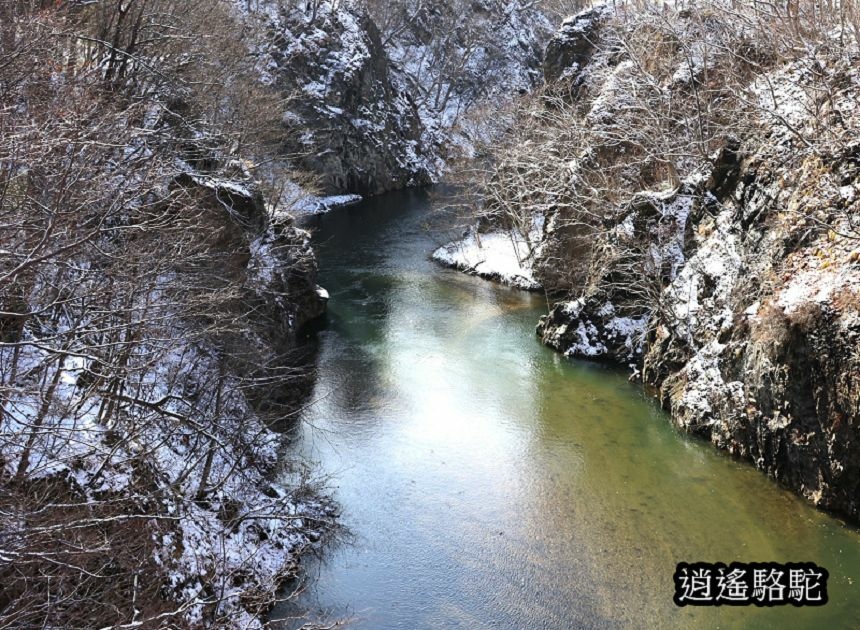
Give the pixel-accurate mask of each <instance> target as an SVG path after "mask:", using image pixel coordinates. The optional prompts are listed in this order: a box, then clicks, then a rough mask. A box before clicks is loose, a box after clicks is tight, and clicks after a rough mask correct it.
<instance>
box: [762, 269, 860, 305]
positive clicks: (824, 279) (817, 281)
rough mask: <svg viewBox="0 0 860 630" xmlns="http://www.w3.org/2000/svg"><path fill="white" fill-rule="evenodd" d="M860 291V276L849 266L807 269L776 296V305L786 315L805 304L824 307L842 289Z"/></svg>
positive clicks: (792, 279) (794, 277) (793, 278)
mask: <svg viewBox="0 0 860 630" xmlns="http://www.w3.org/2000/svg"><path fill="white" fill-rule="evenodd" d="M848 288H850V289H853V290H854V291H860V274H858V273H857V271H856V269H852V268H851V267H850V266H845V267H839V268H837V269H836V270H831V269H809V270H807V271H803V272H800V273H798V274H796V275H795V276H793V277H792V278H791V280H790V281H789V283H788V285H787V286H785V287H784V288H783V289H782V290H781V291H780V292H779V294H778V297H777V299H776V303H777V304H778V305H779V307H780V308H782V309H783V311H784V312H785V314H786V315H792V314H794V313H796V312H797V311H798V310H799V309H800V308H801V307H802V306H803V305H805V304H810V303H813V304H816V305H818V306H826V305H827V304H829V303H830V301H831V299H832V297H833V296H834V295H835V294H837V293H838V292H840V291H842V290H844V289H848Z"/></svg>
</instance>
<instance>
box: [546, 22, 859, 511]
mask: <svg viewBox="0 0 860 630" xmlns="http://www.w3.org/2000/svg"><path fill="white" fill-rule="evenodd" d="M601 15H603V14H601ZM586 18H588V19H585V18H582V17H580V18H576V19H574V20H571V21H569V22H567V23H566V24H565V27H564V28H563V29H562V32H561V33H560V34H559V36H558V37H557V38H556V40H554V42H553V43H552V44H551V45H550V50H551V51H552V54H548V55H547V59H548V61H549V60H552V63H551V64H550V66H548V68H547V69H548V72H547V78H548V80H550V82H551V85H550V89H551V90H553V91H555V92H558V91H560V88H564V89H563V90H561V91H563V92H564V93H565V94H567V95H568V98H571V99H573V100H572V101H571V107H572V109H574V110H575V111H576V112H577V113H576V116H577V117H578V118H579V119H580V120H586V121H590V122H591V123H592V124H594V125H596V126H597V127H598V128H599V127H601V126H603V127H604V128H605V129H609V130H612V131H613V132H617V131H619V129H621V130H622V132H623V133H621V134H616V135H613V138H614V139H615V140H616V143H615V145H614V146H613V148H612V149H607V148H606V147H601V146H600V145H599V144H598V145H597V149H596V150H595V151H593V152H591V153H588V152H584V153H583V154H580V155H579V156H576V157H578V162H577V168H578V169H580V170H579V171H578V172H576V173H573V175H572V180H571V181H572V188H571V189H572V190H574V191H575V190H577V186H579V187H580V188H579V190H581V189H582V187H584V186H585V184H587V183H588V182H590V181H594V180H593V179H592V180H589V179H588V177H589V175H588V174H583V173H584V171H585V170H587V169H588V168H592V172H596V171H599V172H600V173H601V175H602V176H603V177H604V178H608V177H610V176H611V173H612V172H613V169H618V171H619V172H623V173H629V172H630V171H631V170H635V169H638V164H637V162H640V159H639V156H637V155H636V149H637V146H639V147H641V146H643V144H644V143H645V142H646V141H647V142H651V143H652V144H650V145H647V146H648V150H649V151H653V152H655V153H657V154H659V153H660V152H661V151H667V149H669V148H671V147H670V146H667V145H670V143H671V142H672V141H675V139H676V138H677V137H679V136H681V135H682V134H683V133H684V131H683V129H679V130H678V131H677V134H678V135H677V136H674V137H673V138H671V140H668V139H666V136H663V135H662V134H660V133H657V134H654V135H648V134H649V133H650V132H651V131H653V129H654V128H653V127H651V125H659V124H662V123H659V122H658V123H655V122H654V121H655V120H657V117H656V116H655V117H653V118H652V117H651V116H650V114H648V113H647V112H646V111H644V110H642V111H641V112H640V113H641V118H640V120H639V122H638V124H637V123H636V121H635V120H633V121H627V122H626V123H625V125H626V126H624V127H619V126H616V125H617V124H618V123H619V121H624V117H625V112H627V111H630V110H631V108H632V109H633V110H634V111H635V110H636V109H637V106H638V104H637V103H636V102H635V101H633V100H632V99H631V96H630V92H629V91H627V90H625V89H620V88H623V86H624V83H623V81H625V80H627V79H626V78H625V77H631V76H633V74H635V73H636V72H637V69H636V64H637V63H638V62H639V61H641V58H640V59H635V60H634V64H633V65H630V59H629V57H628V56H627V55H626V54H625V53H624V52H621V49H619V47H617V46H616V45H614V44H615V43H617V42H618V41H619V39H620V38H619V33H623V34H624V36H625V37H628V38H635V37H636V35H637V33H640V32H641V29H645V28H652V27H653V23H647V20H645V21H643V22H642V23H638V24H630V23H627V24H625V25H622V26H618V24H619V21H620V18H618V17H617V16H612V15H609V16H608V17H606V19H604V20H595V19H591V17H589V16H588V15H586ZM675 19H676V21H675V22H674V23H673V27H672V28H673V29H674V35H673V38H674V41H672V42H671V45H670V46H668V48H667V49H665V50H666V52H662V53H661V52H659V48H660V46H661V45H662V44H661V43H660V42H661V40H660V38H659V37H657V38H656V40H655V41H657V42H658V44H655V48H657V49H658V52H657V53H656V54H657V57H651V59H652V60H653V59H659V58H660V55H667V56H669V57H671V56H672V55H678V54H679V51H682V53H681V58H682V59H683V58H684V57H686V58H687V62H686V63H682V65H681V67H680V68H679V69H678V71H677V72H675V73H672V72H671V63H669V64H667V66H668V67H669V69H670V71H668V72H666V71H661V70H660V69H659V68H658V69H657V70H655V69H654V67H653V66H652V67H651V68H650V72H649V80H651V81H653V82H654V84H656V85H657V87H658V88H659V89H660V90H662V92H661V94H662V96H661V99H669V100H671V101H672V102H673V106H677V105H674V104H675V103H680V104H681V105H680V107H683V103H684V99H698V100H699V103H702V102H705V101H706V100H707V99H708V98H710V96H709V95H711V94H716V93H720V94H721V96H720V98H724V101H722V102H723V103H727V102H729V98H730V97H731V94H730V93H729V90H727V89H725V87H726V86H725V84H724V83H723V82H724V81H727V80H726V79H725V78H724V76H725V75H720V74H718V72H720V70H722V72H723V73H725V72H726V71H727V67H725V66H724V67H722V68H721V64H722V63H723V61H722V60H721V59H720V58H719V56H718V54H717V53H715V52H713V51H707V50H706V48H707V46H708V42H711V43H713V41H712V40H710V39H709V37H710V36H711V34H712V33H713V32H715V31H716V30H717V29H716V28H713V26H714V22H713V21H711V22H710V23H709V22H708V21H707V20H705V22H700V23H697V24H694V23H693V22H694V21H695V15H693V16H690V15H687V16H676V17H675ZM708 19H709V20H714V18H708ZM613 22H614V25H613ZM607 24H609V26H607ZM577 25H579V26H577ZM702 25H704V30H703V31H699V32H698V34H697V35H696V36H695V38H693V39H692V44H691V43H690V42H691V40H686V41H685V37H684V34H685V33H691V32H696V29H697V28H698V27H701V26H702ZM725 26H726V25H725V24H721V25H720V28H725ZM709 29H711V30H709ZM574 30H575V31H576V33H575V34H573V35H572V34H571V32H572V31H574ZM723 32H724V31H723ZM679 33H681V35H678V34H679ZM651 34H652V36H653V31H651ZM828 37H829V36H828ZM628 41H629V40H628ZM597 42H604V43H607V45H606V46H603V45H598V43H597ZM663 43H665V42H663ZM748 43H749V42H748ZM750 45H752V43H750ZM756 45H757V46H758V44H757V43H756ZM845 45H846V44H844V42H836V41H834V40H832V39H827V40H825V41H822V42H821V43H820V45H819V47H818V48H817V49H815V50H814V51H811V52H807V53H806V55H804V56H801V57H800V58H797V59H787V60H785V61H783V62H777V61H775V60H774V59H773V58H771V59H768V55H769V54H772V51H770V50H767V49H766V47H765V46H760V47H759V49H758V50H757V51H756V52H755V53H750V54H751V55H753V56H756V55H757V59H758V60H759V61H761V62H763V63H762V65H761V66H760V67H762V68H764V70H763V71H761V70H759V71H757V72H754V73H752V72H750V73H746V71H744V72H745V73H743V74H741V75H740V79H738V83H736V84H735V85H733V86H732V87H731V90H732V91H733V92H735V93H740V94H742V99H743V100H742V102H741V105H742V107H741V108H740V109H738V110H737V113H736V114H734V116H735V117H736V118H737V119H739V120H743V121H744V124H743V125H738V126H730V124H729V123H723V124H721V125H713V127H712V129H713V131H711V132H709V133H711V134H712V135H710V136H709V137H708V139H707V140H708V142H709V147H710V148H711V149H712V152H710V150H709V152H708V153H707V156H706V157H707V159H701V160H698V161H694V160H689V161H686V162H685V161H684V160H683V159H676V160H674V163H673V164H672V166H671V168H669V169H668V174H667V175H666V176H665V178H664V179H665V181H666V183H665V185H663V186H660V185H659V182H658V184H657V185H654V184H651V183H647V185H646V186H645V187H643V186H642V183H641V182H642V181H643V179H645V178H643V176H642V174H641V171H640V172H639V173H637V175H636V177H635V178H629V179H624V177H625V175H624V174H623V173H622V176H621V177H619V179H618V180H616V181H617V182H621V183H620V184H616V186H617V187H616V188H615V189H613V192H618V191H619V190H621V189H623V191H622V192H623V193H625V194H616V195H613V194H606V195H605V200H604V201H603V202H602V204H600V203H599V200H598V202H596V203H595V202H594V200H593V199H590V198H589V199H578V200H577V202H576V204H574V205H576V206H577V207H578V208H579V209H580V210H581V209H582V208H583V207H587V208H589V209H590V210H591V211H593V209H594V208H602V210H601V214H600V216H601V219H600V221H599V229H597V228H595V229H593V230H592V231H591V232H590V233H589V234H590V237H591V238H592V239H593V247H591V248H590V249H589V252H588V258H587V260H585V259H584V257H580V258H577V257H576V256H570V255H568V258H567V259H566V260H567V263H566V264H567V265H570V266H572V267H575V266H577V265H579V266H583V265H584V266H585V267H586V268H587V271H586V272H584V274H583V278H582V280H581V282H579V283H578V284H575V285H572V286H571V287H570V289H569V292H570V294H569V297H568V298H566V299H564V300H562V301H560V302H558V303H557V304H556V305H555V306H554V307H553V308H552V309H551V312H550V314H549V315H547V316H546V317H544V318H542V320H541V322H540V324H539V326H538V329H537V332H538V334H539V335H540V336H541V338H542V339H543V341H544V342H545V343H547V344H549V345H550V346H552V347H554V348H556V349H558V350H559V351H561V352H564V353H565V354H566V355H568V356H572V357H584V358H592V359H594V358H597V359H608V360H612V361H620V362H623V363H625V364H629V365H630V366H631V367H632V368H634V371H635V375H636V378H638V379H641V380H642V382H644V383H645V384H646V385H648V386H649V387H651V388H653V390H654V391H655V392H656V395H657V396H659V398H660V400H661V402H662V404H663V406H664V407H666V409H667V410H669V411H670V413H671V416H672V419H673V421H674V423H675V424H676V425H677V426H678V427H680V428H681V429H683V430H685V431H688V432H691V433H695V434H697V435H700V436H702V437H705V438H706V439H709V440H710V441H712V442H713V443H714V444H715V445H716V446H717V447H719V448H721V449H725V450H727V451H729V452H730V453H732V454H734V455H736V456H738V457H740V458H743V459H745V460H748V461H750V462H751V463H753V464H754V465H755V466H756V467H758V468H759V469H761V470H763V471H765V472H767V473H768V474H770V475H772V476H773V477H774V478H775V479H777V480H778V481H779V482H780V483H782V484H784V485H785V486H786V487H789V488H791V489H793V490H795V491H797V492H798V493H800V494H801V495H802V496H804V497H805V498H807V499H808V500H810V501H811V502H813V503H815V504H816V505H819V506H821V507H823V508H826V509H830V510H834V511H837V512H840V513H842V514H844V515H846V516H848V517H850V518H851V519H852V520H855V521H857V520H858V519H860V498H858V497H860V440H858V437H860V426H858V424H860V249H859V248H860V232H858V230H857V223H856V217H857V216H858V214H860V142H858V141H857V140H856V138H857V130H858V127H860V125H858V122H860V111H858V107H857V102H858V95H860V62H858V56H857V54H856V52H854V53H853V54H846V53H845V48H843V47H842V46H845ZM847 45H848V46H851V44H847ZM685 49H686V50H685ZM691 51H692V52H691ZM684 52H686V53H688V54H684ZM711 54H712V55H713V56H710V55H711ZM764 60H767V61H764ZM584 61H585V64H584V66H583V62H584ZM565 63H569V64H570V65H569V68H568V69H567V70H565V69H563V68H562V67H561V65H564V64H565ZM640 67H641V66H640ZM709 73H710V75H709ZM763 86H766V87H763ZM571 87H575V88H576V89H570V88H571ZM646 89H647V88H646ZM819 90H821V91H819ZM824 94H826V96H824ZM571 95H572V96H571ZM655 102H656V103H657V104H656V105H655V107H654V109H655V110H657V109H659V107H660V103H661V102H665V101H663V100H658V101H655ZM724 106H725V105H724ZM699 121H702V118H699ZM708 124H711V123H710V122H705V123H703V124H702V126H701V127H700V128H699V130H697V131H696V133H701V129H702V128H703V127H705V125H708ZM607 135H609V134H607ZM694 135H695V134H694ZM594 137H597V138H598V140H599V139H600V136H599V135H598V136H594ZM655 138H657V139H655ZM640 143H642V144H640ZM676 147H677V145H676ZM595 154H597V155H595ZM563 157H564V158H565V159H570V157H573V156H563ZM661 159H662V158H661ZM665 161H672V159H671V158H670V159H667V160H665ZM624 169H627V171H624ZM604 181H605V179H604ZM571 194H572V195H574V196H576V192H573V193H571ZM589 204H590V205H589ZM563 212H564V211H556V212H555V214H551V215H550V218H549V223H550V225H551V226H552V225H553V224H554V223H555V224H556V225H562V223H563V222H564V221H563V219H568V220H569V218H570V217H569V215H567V216H563ZM560 213H561V214H560ZM565 238H566V233H565V231H564V228H560V227H559V228H556V230H555V232H554V233H553V231H552V230H550V233H549V236H548V241H547V246H546V248H545V250H546V251H549V252H553V258H552V259H551V260H548V261H545V263H544V264H545V266H547V267H550V269H548V271H546V272H545V273H547V274H552V273H556V274H558V268H559V263H558V256H559V252H564V251H565ZM567 251H570V249H569V248H568V249H567ZM562 266H563V265H562Z"/></svg>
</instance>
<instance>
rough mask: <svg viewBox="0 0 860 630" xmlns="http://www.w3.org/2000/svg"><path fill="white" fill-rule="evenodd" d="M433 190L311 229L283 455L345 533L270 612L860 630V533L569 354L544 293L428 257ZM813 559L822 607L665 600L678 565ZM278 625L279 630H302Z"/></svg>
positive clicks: (499, 623)
mask: <svg viewBox="0 0 860 630" xmlns="http://www.w3.org/2000/svg"><path fill="white" fill-rule="evenodd" d="M433 205H434V202H433V200H432V199H431V198H430V196H429V193H428V192H427V191H411V192H402V193H393V194H389V195H385V196H382V197H378V198H375V199H371V200H368V201H366V202H364V203H362V204H360V205H358V206H355V207H351V208H344V209H341V210H337V211H334V212H331V213H329V214H327V215H324V216H322V217H319V218H317V219H316V220H315V221H314V224H313V227H314V229H315V231H316V233H315V240H316V242H317V244H318V252H319V259H320V267H321V279H320V282H321V284H323V286H325V287H326V288H327V289H328V290H329V291H330V293H331V301H330V304H329V307H330V308H329V323H328V325H327V327H326V328H325V330H323V331H321V332H320V333H319V335H318V343H319V356H318V371H319V373H318V379H317V384H316V389H315V392H314V395H313V401H314V402H313V404H312V405H311V406H309V407H308V408H307V409H306V410H305V412H304V414H303V418H302V419H303V422H302V423H301V426H300V428H299V429H298V435H297V436H296V440H295V444H294V446H293V450H292V451H291V453H290V455H291V456H295V455H296V453H299V454H301V455H303V456H304V457H305V458H307V459H308V460H310V461H313V462H315V463H316V465H317V469H318V470H319V471H321V473H322V474H324V475H326V476H327V477H328V485H329V487H330V488H331V489H332V492H333V494H334V497H335V499H336V500H337V501H338V502H339V503H340V505H341V507H342V521H343V524H344V525H345V526H346V527H347V528H349V532H350V535H349V537H348V539H347V540H346V541H344V542H343V543H340V544H337V545H334V546H332V547H331V548H329V549H328V550H327V551H326V552H325V553H324V554H323V556H322V558H321V559H320V560H319V561H314V562H310V563H309V564H308V567H309V573H310V576H309V582H308V584H307V588H306V590H305V591H304V592H303V594H302V595H301V596H299V598H298V599H297V601H296V602H295V603H294V604H291V605H290V606H281V607H280V608H279V609H277V610H276V611H275V613H274V614H275V617H279V616H288V615H291V614H296V613H297V612H300V611H309V613H308V614H309V615H310V617H311V618H312V619H332V618H352V619H354V626H352V627H356V628H368V629H370V628H373V629H394V628H402V629H410V630H411V629H416V628H470V629H481V628H524V629H525V628H527V629H532V628H535V629H537V628H552V629H556V628H558V629H563V628H564V629H566V628H580V627H649V628H659V627H666V628H692V627H706V628H712V627H750V628H781V629H785V628H795V627H797V628H809V627H818V628H825V627H826V628H857V627H860V597H858V595H860V592H858V589H860V535H858V532H857V530H855V529H853V528H850V527H847V526H845V525H844V524H842V523H841V522H840V521H839V520H837V519H835V518H833V517H830V516H828V515H825V514H823V513H821V512H819V511H817V510H815V509H813V508H812V507H810V506H808V505H806V504H805V503H804V502H803V501H801V500H800V499H798V498H796V497H795V496H794V495H793V494H791V493H789V492H786V491H784V490H782V489H780V488H778V487H777V486H776V485H775V484H774V483H773V482H771V481H770V480H769V479H767V478H766V477H765V476H764V475H762V474H761V473H759V472H757V471H756V470H754V469H753V468H752V467H751V466H749V465H747V464H743V463H739V462H736V461H733V460H732V459H730V458H729V457H727V456H725V455H723V454H720V453H718V452H716V451H715V450H714V449H713V448H712V447H711V446H710V445H709V444H707V443H703V442H701V441H698V440H694V439H691V438H689V437H687V436H685V435H683V434H680V433H678V432H677V431H676V430H675V429H673V428H672V426H671V424H670V422H669V419H668V417H667V416H666V414H665V413H664V412H662V411H661V410H660V409H659V407H658V406H657V405H656V404H655V403H654V402H653V401H652V400H651V399H650V398H649V397H648V396H647V395H646V394H645V393H644V392H643V391H642V390H641V388H640V387H637V386H635V385H633V384H630V383H628V382H627V378H626V375H625V374H624V373H623V372H620V371H618V370H615V369H612V368H608V367H605V366H600V365H595V364H589V363H584V362H573V361H568V360H565V359H563V358H562V357H560V356H559V355H557V354H556V353H554V352H552V351H550V350H549V349H547V348H545V347H543V346H542V345H541V344H540V342H539V341H538V339H537V338H536V336H535V335H534V332H533V331H534V325H535V323H536V322H537V319H538V317H539V315H540V314H541V313H543V312H545V310H546V304H545V300H544V298H543V297H542V296H539V295H534V294H528V293H525V292H521V291H517V290H512V289H508V288H505V287H502V286H497V285H494V284H492V283H489V282H486V281H483V280H480V279H477V278H472V277H468V276H465V275H463V274H460V273H457V272H454V271H450V270H445V269H441V268H439V267H437V266H436V265H434V264H433V263H432V262H430V261H429V254H430V252H431V251H432V249H433V248H434V247H435V246H436V245H438V244H439V243H440V241H442V240H444V239H445V236H446V234H445V232H444V231H442V232H440V230H439V229H438V227H439V223H440V221H442V219H440V218H439V215H438V213H437V212H435V211H434V210H433ZM733 560H738V561H744V562H750V561H779V562H788V561H812V562H815V563H817V564H819V565H821V566H824V567H825V568H827V569H828V570H829V571H830V575H831V578H830V583H829V593H830V603H829V604H828V605H827V606H825V607H823V608H802V609H797V608H794V607H791V606H788V607H780V608H755V607H753V608H730V607H721V608H707V609H706V608H690V607H687V608H683V609H682V608H677V607H676V606H675V605H674V604H673V603H672V594H673V588H674V587H673V582H672V574H673V572H674V570H675V565H676V563H677V562H679V561H689V562H693V561H709V562H716V561H724V562H727V563H728V562H731V561H733ZM297 625H300V624H298V623H295V622H294V623H285V624H284V625H283V627H285V628H286V627H296V626H297Z"/></svg>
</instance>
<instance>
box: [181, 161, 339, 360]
mask: <svg viewBox="0 0 860 630" xmlns="http://www.w3.org/2000/svg"><path fill="white" fill-rule="evenodd" d="M228 174H229V173H228ZM233 175H234V176H233V177H230V178H225V177H224V176H223V173H222V176H220V177H212V176H209V175H205V174H201V173H196V172H188V173H183V174H181V175H179V176H178V177H177V178H176V184H177V185H180V186H184V187H190V188H193V189H196V190H197V191H198V192H197V193H196V194H197V196H198V199H199V202H200V203H201V204H203V205H204V206H208V207H209V208H211V209H212V212H213V215H214V217H213V220H214V221H215V222H216V223H217V224H218V226H219V228H218V234H219V240H218V242H217V243H213V246H215V247H218V248H220V249H222V250H224V251H228V252H231V256H230V264H229V265H228V269H226V270H225V272H227V273H234V274H239V275H241V276H242V278H243V284H244V287H245V291H246V293H247V295H246V300H247V301H252V302H257V303H258V306H257V307H256V308H255V309H254V313H255V317H256V318H259V319H265V320H267V324H266V325H265V326H263V329H264V330H265V331H266V332H267V334H268V335H269V336H270V337H271V339H272V341H273V342H275V345H276V346H281V347H284V346H287V347H288V346H291V345H293V343H294V342H295V339H296V335H297V333H298V332H299V331H300V330H301V329H302V327H303V326H305V325H306V324H307V323H309V322H311V321H313V320H314V319H317V318H319V317H321V316H322V315H324V314H325V310H326V302H327V299H328V294H327V293H326V291H325V289H323V288H322V287H320V286H319V285H317V283H316V277H317V264H316V258H315V256H314V252H313V249H312V247H311V241H310V233H309V232H307V231H305V230H302V229H299V228H297V227H296V226H295V224H294V219H293V218H292V217H291V216H290V215H288V214H284V213H277V212H273V211H272V210H271V209H269V208H267V206H266V203H265V200H264V199H263V196H262V194H261V193H260V191H259V189H258V188H257V186H256V184H255V182H254V181H253V179H251V176H250V174H249V173H248V172H247V170H245V169H244V167H243V166H242V165H240V164H238V163H237V164H235V165H234V167H233Z"/></svg>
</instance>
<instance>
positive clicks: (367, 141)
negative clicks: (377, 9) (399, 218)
mask: <svg viewBox="0 0 860 630" xmlns="http://www.w3.org/2000/svg"><path fill="white" fill-rule="evenodd" d="M313 4H314V6H313V7H310V3H309V5H308V6H309V7H310V8H308V9H307V10H305V7H304V4H302V6H300V7H297V8H293V9H289V10H287V11H284V12H275V11H273V12H271V13H270V15H269V19H268V21H267V28H268V29H269V30H270V32H271V38H270V39H271V42H270V44H269V45H268V50H267V51H266V52H267V56H268V57H269V58H270V62H269V63H268V66H267V68H266V71H267V73H268V74H269V75H270V78H271V80H272V81H274V82H275V84H276V85H278V87H279V88H281V89H282V90H283V91H284V93H285V94H287V95H288V102H287V109H288V111H287V112H286V113H285V115H284V125H285V127H286V137H288V138H295V140H290V141H289V142H288V145H287V146H286V147H285V150H286V152H287V153H288V154H289V155H291V156H294V157H295V159H296V160H297V161H298V163H300V164H301V165H302V166H303V167H304V168H306V169H307V170H309V171H311V172H313V173H315V174H318V175H319V176H320V177H321V183H322V186H323V189H324V191H325V192H326V193H329V194H336V193H341V192H353V193H359V194H377V193H381V192H385V191H387V190H392V189H397V188H404V187H406V186H414V185H421V184H427V183H430V182H431V181H433V180H434V178H435V177H436V175H437V173H438V170H439V167H440V163H439V147H438V146H436V144H435V142H434V140H433V138H432V137H431V136H430V135H429V134H427V133H426V130H425V129H424V127H423V125H422V122H421V119H420V117H419V115H418V110H417V107H416V105H415V102H414V100H413V97H412V95H411V92H412V90H411V89H410V83H409V80H408V79H407V78H406V77H405V76H404V75H403V74H402V73H400V72H399V71H397V70H395V69H394V68H393V67H392V65H391V62H390V61H389V58H388V55H387V53H386V50H385V48H384V47H383V44H382V40H381V37H380V33H379V30H378V29H377V27H376V25H375V24H374V22H373V20H371V19H370V17H369V16H368V14H367V13H366V12H365V11H363V10H360V9H354V10H353V9H348V8H345V7H337V8H336V7H333V6H332V5H330V4H328V3H325V2H323V3H313Z"/></svg>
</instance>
